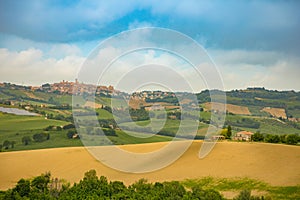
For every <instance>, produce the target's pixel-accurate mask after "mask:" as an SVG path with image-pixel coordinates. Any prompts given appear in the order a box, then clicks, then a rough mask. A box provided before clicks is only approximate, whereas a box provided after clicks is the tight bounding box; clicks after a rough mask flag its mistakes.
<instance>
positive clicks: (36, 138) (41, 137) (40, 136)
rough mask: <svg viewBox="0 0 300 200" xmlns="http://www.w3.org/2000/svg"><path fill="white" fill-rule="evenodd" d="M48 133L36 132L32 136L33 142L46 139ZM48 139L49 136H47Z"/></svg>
mask: <svg viewBox="0 0 300 200" xmlns="http://www.w3.org/2000/svg"><path fill="white" fill-rule="evenodd" d="M48 135H49V133H48V134H47V133H36V134H34V135H33V136H32V138H33V140H34V141H35V142H43V141H45V140H47V138H48ZM49 139H50V137H49Z"/></svg>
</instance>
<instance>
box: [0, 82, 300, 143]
mask: <svg viewBox="0 0 300 200" xmlns="http://www.w3.org/2000/svg"><path fill="white" fill-rule="evenodd" d="M58 85H62V88H59V87H58ZM66 85H67V86H72V85H74V84H73V83H70V82H68V83H65V82H61V83H58V84H52V85H51V84H44V85H43V86H41V87H31V86H20V85H14V84H9V83H5V84H1V83H0V107H1V106H4V107H5V106H6V107H18V108H20V109H26V110H29V111H31V112H34V113H38V114H39V115H40V116H43V117H44V118H46V119H53V120H59V121H63V122H68V123H70V122H72V123H73V117H72V113H74V111H75V112H78V114H80V115H82V116H86V117H85V118H86V120H87V121H86V122H87V123H86V125H87V127H86V128H87V129H91V128H92V127H88V126H89V125H88V124H89V123H88V117H89V116H90V115H91V113H92V112H91V107H93V106H95V107H96V113H97V116H98V119H99V123H100V124H102V125H103V126H106V127H108V128H110V127H112V128H113V129H116V130H115V131H116V135H115V136H112V138H113V139H114V141H113V142H114V143H117V144H128V143H140V142H141V141H135V140H134V141H133V140H132V138H130V139H128V138H127V137H123V136H124V133H123V132H122V131H119V130H118V127H117V125H116V122H115V120H114V117H113V115H112V110H113V109H121V111H120V112H119V116H117V118H119V119H121V120H120V123H121V124H118V125H119V126H120V127H122V129H124V130H127V131H136V132H137V133H138V134H140V133H142V134H145V133H146V132H147V133H152V130H150V129H149V128H150V127H149V128H148V129H146V128H140V129H135V130H132V128H130V127H134V126H132V124H131V123H138V124H139V125H141V126H145V125H147V124H150V119H149V116H150V115H151V116H152V117H154V121H159V120H160V119H161V117H163V113H159V112H160V111H159V110H161V109H165V110H166V112H167V115H166V116H167V121H166V123H165V125H164V127H163V128H162V130H161V131H159V133H158V134H159V135H163V136H167V137H173V136H174V135H175V134H176V131H177V130H178V127H179V125H180V120H181V117H184V118H185V119H186V120H188V121H190V122H191V123H193V121H195V120H199V129H198V134H197V137H196V138H197V139H201V138H203V137H204V135H205V133H206V131H207V128H208V126H209V124H214V122H213V121H211V119H210V116H211V113H212V112H219V110H218V107H220V106H221V107H222V104H221V103H220V102H218V104H217V106H216V105H215V106H214V109H215V110H213V111H212V110H211V98H210V92H212V93H213V94H215V95H219V94H222V93H223V92H221V91H217V90H214V91H208V90H204V91H202V92H200V93H198V94H196V96H197V99H198V105H196V104H197V102H196V104H195V102H193V101H191V98H190V97H192V96H193V94H191V93H188V92H184V93H183V92H177V93H172V92H165V91H143V92H137V93H134V94H132V95H129V94H126V93H124V92H122V91H118V92H117V93H113V92H109V91H112V89H113V87H112V86H111V87H105V86H101V87H95V88H98V92H96V96H95V104H94V103H93V102H92V100H93V99H92V98H91V96H90V95H91V94H90V93H91V92H92V91H91V90H90V89H89V90H88V91H87V92H85V91H81V93H82V95H79V94H76V99H77V102H78V105H76V108H72V92H71V91H72V90H70V88H69V89H68V90H66V89H65V88H64V87H67V86H66ZM83 85H84V87H87V86H90V85H85V84H83ZM90 87H92V86H90ZM49 88H50V89H49ZM108 88H110V90H108ZM66 91H67V92H66ZM123 97H125V98H127V99H128V102H129V106H131V108H130V109H131V110H130V115H131V119H133V120H134V121H135V122H131V120H130V119H128V118H126V117H125V116H126V115H124V114H126V112H127V111H126V110H124V109H125V108H122V101H121V98H123ZM177 97H178V98H179V99H181V100H182V101H181V102H182V104H183V105H180V104H179V101H178V99H177ZM112 98H113V99H114V103H115V105H116V106H117V108H115V107H114V108H112V107H111V100H112ZM226 98H227V99H226V102H227V105H226V114H227V117H226V121H225V126H226V127H227V126H228V125H230V126H231V127H232V131H233V134H235V133H237V132H239V131H242V130H246V131H251V132H261V133H262V134H278V135H284V134H295V133H296V134H300V92H295V91H277V90H267V89H265V88H247V89H245V90H232V91H227V92H226ZM218 105H219V106H218ZM181 106H183V107H188V108H189V109H190V110H191V111H189V113H184V112H183V111H182V110H181V109H180V108H181ZM199 108H200V114H199V112H196V110H195V109H199ZM153 111H155V112H158V113H157V114H155V115H154V114H153V113H151V112H153ZM181 112H183V113H181ZM84 120H85V119H84ZM44 128H46V127H44ZM0 131H5V130H0ZM26 131H27V130H26ZM26 131H24V133H25V132H26ZM27 132H28V131H27ZM27 132H26V134H27ZM17 133H18V132H16V131H11V134H17ZM28 134H29V133H28ZM29 135H30V134H29ZM18 137H21V136H18ZM64 137H65V136H64ZM186 137H188V138H189V137H190V136H189V135H187V136H186ZM0 139H1V138H0ZM169 139H170V138H161V137H160V138H154V140H155V141H160V140H169ZM2 140H4V138H3V139H1V140H0V143H1V142H3V141H2ZM17 140H20V139H17ZM151 141H152V139H151ZM17 146H18V145H17ZM20 148H21V147H20ZM22 148H23V147H22Z"/></svg>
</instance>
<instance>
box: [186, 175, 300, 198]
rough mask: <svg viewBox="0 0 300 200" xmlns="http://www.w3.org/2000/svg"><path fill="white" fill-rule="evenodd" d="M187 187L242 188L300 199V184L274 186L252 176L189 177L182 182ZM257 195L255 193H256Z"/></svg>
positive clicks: (230, 189)
mask: <svg viewBox="0 0 300 200" xmlns="http://www.w3.org/2000/svg"><path fill="white" fill-rule="evenodd" d="M182 183H183V185H184V186H185V187H186V188H189V189H190V188H192V187H195V186H198V187H201V188H203V189H214V190H217V191H219V192H228V191H229V192H240V191H242V190H245V189H248V190H252V191H253V190H255V191H259V192H263V193H264V194H266V195H264V196H265V197H267V196H268V197H271V199H273V200H282V199H287V200H294V199H300V185H298V186H272V185H270V184H267V183H265V182H263V181H259V180H255V179H250V178H246V177H244V178H215V177H204V178H201V179H188V180H185V181H183V182H182ZM254 195H255V194H254Z"/></svg>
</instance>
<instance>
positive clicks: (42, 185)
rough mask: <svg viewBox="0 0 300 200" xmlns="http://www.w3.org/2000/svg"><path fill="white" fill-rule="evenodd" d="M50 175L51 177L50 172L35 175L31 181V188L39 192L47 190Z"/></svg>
mask: <svg viewBox="0 0 300 200" xmlns="http://www.w3.org/2000/svg"><path fill="white" fill-rule="evenodd" d="M50 177H51V174H50V172H47V173H45V174H42V175H40V176H37V177H35V178H34V179H33V180H32V181H31V187H32V188H33V190H36V191H38V192H40V193H44V192H46V191H48V184H49V183H50Z"/></svg>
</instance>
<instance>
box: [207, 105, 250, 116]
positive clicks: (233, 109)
mask: <svg viewBox="0 0 300 200" xmlns="http://www.w3.org/2000/svg"><path fill="white" fill-rule="evenodd" d="M211 104H212V103H211V102H208V103H205V104H204V108H205V109H206V110H211V107H212V105H211ZM213 104H214V107H215V108H214V109H215V110H217V111H222V110H223V108H224V104H222V103H215V102H214V103H213ZM226 110H227V112H229V113H233V114H236V115H251V112H250V111H249V109H248V107H245V106H237V105H233V104H226Z"/></svg>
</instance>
